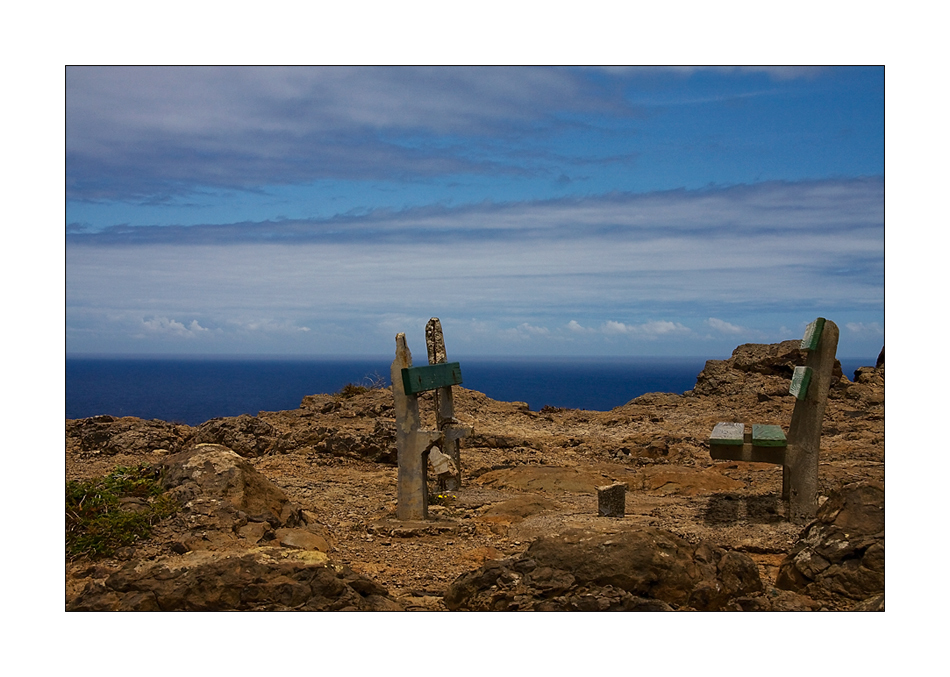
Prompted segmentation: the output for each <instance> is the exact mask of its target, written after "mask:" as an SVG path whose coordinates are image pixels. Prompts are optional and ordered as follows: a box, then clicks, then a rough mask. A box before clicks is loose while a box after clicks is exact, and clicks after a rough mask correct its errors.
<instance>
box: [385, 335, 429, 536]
mask: <svg viewBox="0 0 950 677" xmlns="http://www.w3.org/2000/svg"><path fill="white" fill-rule="evenodd" d="M411 366H412V355H411V354H410V353H409V347H408V346H407V345H406V335H405V334H402V333H400V334H397V335H396V358H395V359H394V360H393V364H392V369H391V372H390V375H391V377H392V383H393V400H394V405H395V410H396V411H395V413H396V451H397V460H398V464H399V470H398V474H397V480H396V487H397V489H396V497H397V505H396V517H397V518H398V519H400V520H424V519H427V518H428V517H429V495H428V492H429V488H428V486H427V482H426V470H427V465H428V451H429V448H430V447H431V446H432V444H433V443H435V442H437V441H438V440H439V438H440V433H439V431H437V430H422V429H421V419H420V417H419V400H418V398H417V397H416V396H415V395H406V390H405V386H404V385H403V381H402V370H403V369H408V368H409V367H411Z"/></svg>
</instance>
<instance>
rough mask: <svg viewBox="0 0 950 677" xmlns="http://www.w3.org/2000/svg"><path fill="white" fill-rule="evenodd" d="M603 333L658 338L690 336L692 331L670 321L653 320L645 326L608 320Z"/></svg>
mask: <svg viewBox="0 0 950 677" xmlns="http://www.w3.org/2000/svg"><path fill="white" fill-rule="evenodd" d="M601 331H602V332H603V333H604V334H607V335H615V334H628V335H634V336H645V337H654V338H655V337H658V336H666V335H674V334H689V333H691V331H692V330H691V329H690V328H689V327H686V326H684V325H682V324H680V323H679V322H670V321H668V320H653V321H650V322H645V323H644V324H629V325H628V324H624V323H623V322H615V321H613V320H608V321H607V322H605V323H604V325H603V327H602V328H601Z"/></svg>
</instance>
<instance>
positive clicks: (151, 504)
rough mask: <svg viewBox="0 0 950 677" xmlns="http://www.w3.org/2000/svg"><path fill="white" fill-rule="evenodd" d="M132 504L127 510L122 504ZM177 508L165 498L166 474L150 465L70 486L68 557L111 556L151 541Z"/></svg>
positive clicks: (67, 517)
mask: <svg viewBox="0 0 950 677" xmlns="http://www.w3.org/2000/svg"><path fill="white" fill-rule="evenodd" d="M128 498H137V499H141V500H139V501H131V502H129V501H127V502H126V506H125V507H123V505H122V499H128ZM177 509H178V504H177V503H175V501H174V500H172V499H171V498H170V497H169V496H167V495H165V494H163V493H162V483H161V472H160V471H159V470H158V469H156V468H153V467H152V466H150V465H147V464H141V465H138V466H135V467H122V466H120V467H117V468H115V470H113V471H112V472H111V473H109V474H108V475H106V476H105V477H99V478H96V479H92V480H86V481H68V482H66V557H67V558H69V559H76V558H78V557H82V556H84V555H85V556H87V557H90V558H99V557H109V556H111V555H114V554H115V551H116V550H117V549H118V548H121V547H126V546H130V545H133V544H134V543H136V542H137V541H139V540H141V539H144V538H148V537H149V535H150V534H151V530H152V526H153V525H154V524H156V523H157V522H159V521H160V520H162V519H164V518H166V517H168V516H170V515H172V514H173V513H174V512H175V511H176V510H177Z"/></svg>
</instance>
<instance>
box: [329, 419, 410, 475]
mask: <svg viewBox="0 0 950 677" xmlns="http://www.w3.org/2000/svg"><path fill="white" fill-rule="evenodd" d="M312 446H313V449H314V451H317V452H322V453H327V454H333V455H334V456H350V457H353V458H362V459H365V460H367V461H373V462H374V463H388V464H391V465H395V464H396V421H395V420H394V419H385V418H378V419H376V420H375V421H374V422H373V429H372V430H367V431H362V430H359V429H353V428H351V429H345V428H332V429H326V432H325V433H324V434H323V435H322V437H321V438H320V439H319V440H318V441H316V442H314V443H312Z"/></svg>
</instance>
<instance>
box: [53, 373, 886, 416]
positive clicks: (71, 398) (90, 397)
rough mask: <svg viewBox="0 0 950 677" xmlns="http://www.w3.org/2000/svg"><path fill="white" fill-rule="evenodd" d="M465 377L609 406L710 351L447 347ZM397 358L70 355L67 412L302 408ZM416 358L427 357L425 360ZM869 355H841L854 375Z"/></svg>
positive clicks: (567, 403)
mask: <svg viewBox="0 0 950 677" xmlns="http://www.w3.org/2000/svg"><path fill="white" fill-rule="evenodd" d="M450 359H452V360H453V361H458V362H460V363H461V365H462V378H463V384H462V385H463V386H464V387H466V388H471V389H472V390H478V391H480V392H483V393H485V394H486V395H488V396H489V397H491V398H493V399H496V400H503V401H519V402H527V403H528V406H529V407H530V408H531V409H532V410H533V411H537V410H538V409H540V408H541V407H543V406H545V405H548V406H553V407H564V408H572V409H588V410H595V411H608V410H610V409H613V408H614V407H617V406H620V405H622V404H625V403H627V402H629V401H630V400H632V399H633V398H634V397H638V396H639V395H642V394H644V393H649V392H671V393H682V392H684V391H686V390H690V389H692V387H693V386H694V385H695V383H696V376H697V374H699V372H700V371H702V368H703V365H704V364H705V362H706V358H700V357H686V358H665V357H664V358H644V357H640V358H580V359H578V358H545V359H540V358H538V359H525V358H518V359H516V358H510V359H488V358H462V357H454V356H450ZM391 362H392V358H391V357H389V358H359V359H357V358H313V359H284V358H271V359H267V358H253V359H233V358H207V357H203V358H197V357H196V358H180V357H177V358H166V357H162V358H148V359H146V358H122V359H119V358H99V357H96V358H92V357H67V358H66V418H67V419H70V418H86V417H89V416H97V415H100V414H110V415H112V416H138V417H140V418H144V419H152V418H158V419H162V420H165V421H176V422H180V423H187V424H188V425H198V424H200V423H204V422H205V421H207V420H209V419H212V418H217V417H219V416H237V415H239V414H252V415H255V414H257V413H258V412H259V411H279V410H283V409H296V408H297V407H299V406H300V401H301V399H303V398H304V397H305V396H306V395H313V394H316V393H334V392H337V391H339V390H340V389H341V388H342V387H343V386H345V385H347V384H348V383H355V384H362V385H371V384H373V383H382V385H384V386H388V385H389V383H390V381H389V367H390V364H391ZM420 364H424V362H423V363H420ZM873 364H874V358H870V359H863V360H862V359H853V360H847V359H842V360H841V365H842V368H843V370H844V373H845V374H846V375H847V376H848V377H849V378H853V375H854V370H855V369H857V367H859V366H865V365H873Z"/></svg>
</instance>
